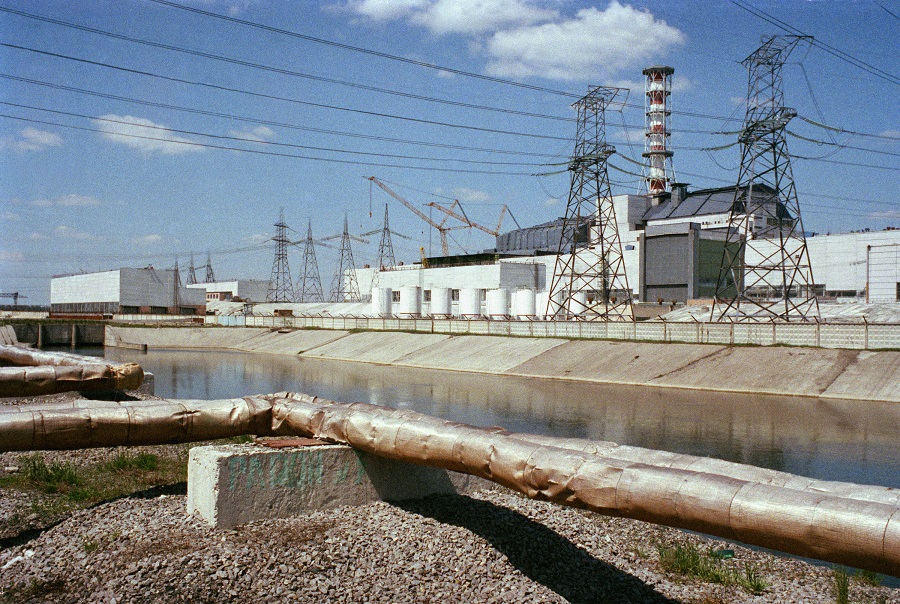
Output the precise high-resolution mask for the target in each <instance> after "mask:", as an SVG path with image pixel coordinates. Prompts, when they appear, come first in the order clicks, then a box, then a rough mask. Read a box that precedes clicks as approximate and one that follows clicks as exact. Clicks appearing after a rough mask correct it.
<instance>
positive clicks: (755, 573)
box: [737, 564, 769, 595]
mask: <svg viewBox="0 0 900 604" xmlns="http://www.w3.org/2000/svg"><path fill="white" fill-rule="evenodd" d="M737 583H738V585H740V586H741V587H743V588H744V589H746V590H747V591H749V592H750V593H752V594H755V595H759V594H761V593H763V592H764V591H766V590H767V589H768V588H769V584H768V583H767V582H766V580H765V579H763V578H762V577H761V576H760V574H759V570H758V569H757V568H756V567H755V566H753V565H752V564H748V565H747V566H745V567H744V574H743V575H741V574H738V575H737Z"/></svg>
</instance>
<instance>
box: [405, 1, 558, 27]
mask: <svg viewBox="0 0 900 604" xmlns="http://www.w3.org/2000/svg"><path fill="white" fill-rule="evenodd" d="M556 17H558V13H557V12H556V11H554V10H547V9H544V8H540V7H538V6H535V3H534V2H529V1H527V0H437V1H436V2H430V3H429V5H428V7H427V8H426V9H425V10H422V11H418V12H415V13H414V14H413V15H412V16H411V17H410V21H411V22H412V23H415V24H418V25H423V26H425V27H427V28H428V29H429V30H430V31H431V32H432V33H434V34H437V35H444V34H483V33H487V32H493V31H497V30H498V29H503V28H508V27H518V26H523V25H532V24H534V23H540V22H543V21H548V20H550V19H554V18H556Z"/></svg>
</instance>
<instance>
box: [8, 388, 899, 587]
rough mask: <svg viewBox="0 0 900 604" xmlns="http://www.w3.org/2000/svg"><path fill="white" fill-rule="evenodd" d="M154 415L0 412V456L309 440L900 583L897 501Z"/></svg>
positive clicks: (264, 409) (177, 410)
mask: <svg viewBox="0 0 900 604" xmlns="http://www.w3.org/2000/svg"><path fill="white" fill-rule="evenodd" d="M158 403H159V404H153V402H152V401H142V402H140V404H129V405H124V404H121V403H114V402H102V401H92V402H89V403H88V402H84V401H80V402H76V403H73V407H74V408H73V409H60V408H59V407H58V406H57V407H56V408H53V409H47V408H42V407H38V406H35V405H28V406H22V407H11V408H8V410H4V411H2V412H0V434H3V438H2V439H0V451H22V450H41V449H74V448H84V447H99V446H114V445H149V444H165V443H175V442H190V441H198V440H209V439H215V438H223V437H227V436H236V435H239V434H257V435H267V434H280V435H302V436H311V437H315V438H324V439H327V440H330V441H333V442H339V443H344V444H348V445H350V446H353V447H355V448H357V449H360V450H362V451H366V452H368V453H372V454H374V455H379V456H381V457H387V458H390V459H397V460H401V461H406V462H411V463H416V464H421V465H429V466H434V467H440V468H445V469H448V470H454V471H458V472H465V473H467V474H473V475H475V476H480V477H483V478H487V479H489V480H493V481H495V482H497V483H499V484H502V485H504V486H507V487H509V488H512V489H515V490H517V491H519V492H521V493H524V494H526V495H527V496H529V497H532V498H536V499H541V500H547V501H553V502H556V503H561V504H564V505H571V506H575V507H581V508H586V509H589V510H593V511H596V512H600V513H603V514H607V515H612V516H622V517H627V518H635V519H638V520H643V521H647V522H653V523H657V524H664V525H668V526H674V527H678V528H684V529H690V530H696V531H700V532H704V533H708V534H712V535H718V536H721V537H725V538H728V539H735V540H738V541H742V542H744V543H748V544H752V545H759V546H763V547H768V548H772V549H775V550H780V551H784V552H788V553H792V554H797V555H802V556H810V557H813V558H818V559H821V560H828V561H831V562H837V563H840V564H847V565H850V566H855V567H858V568H865V569H869V570H873V571H876V572H882V573H887V574H891V575H900V503H898V502H897V500H896V495H897V492H896V490H895V489H889V488H883V487H872V486H865V485H850V484H846V483H830V482H826V481H811V480H809V479H804V478H801V477H796V476H791V475H789V474H785V473H781V472H773V471H771V470H763V469H760V468H753V467H752V466H743V465H741V464H731V463H729V462H714V461H712V460H704V459H703V458H696V457H692V456H686V455H676V454H669V453H663V452H653V451H647V450H643V449H638V448H635V447H618V446H617V445H614V444H612V443H595V444H593V445H592V444H589V443H588V442H587V441H580V440H574V439H553V438H551V437H544V436H535V435H522V434H511V433H508V432H505V431H503V430H501V429H499V428H476V427H473V426H468V425H465V424H459V423H455V422H449V421H444V420H440V419H437V418H433V417H429V416H425V415H422V414H419V413H416V412H412V411H408V410H395V409H388V408H385V407H378V406H375V405H368V404H365V403H335V402H332V401H327V400H323V399H318V398H315V397H310V396H307V395H302V394H290V393H280V394H276V395H268V396H252V397H245V398H243V399H231V400H224V401H158ZM607 453H609V454H607ZM622 457H626V459H622ZM627 458H632V459H627Z"/></svg>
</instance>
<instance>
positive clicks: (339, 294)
mask: <svg viewBox="0 0 900 604" xmlns="http://www.w3.org/2000/svg"><path fill="white" fill-rule="evenodd" d="M331 301H332V302H361V301H362V297H361V296H360V295H359V284H358V283H357V282H356V266H355V265H354V264H353V250H351V249H350V227H349V226H348V225H347V217H346V216H344V232H343V234H342V235H341V259H340V262H338V266H337V270H335V272H334V279H332V281H331Z"/></svg>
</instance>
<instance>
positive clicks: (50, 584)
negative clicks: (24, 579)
mask: <svg viewBox="0 0 900 604" xmlns="http://www.w3.org/2000/svg"><path fill="white" fill-rule="evenodd" d="M66 587H67V586H66V582H65V581H63V580H62V579H52V580H50V581H38V580H37V579H35V578H34V577H32V578H31V581H29V582H28V583H21V584H19V585H15V586H13V587H11V588H9V589H8V590H6V591H3V592H0V602H4V603H5V602H10V603H12V602H27V601H33V600H37V601H41V602H43V601H45V599H44V597H46V596H50V595H53V594H61V593H64V592H65V591H66Z"/></svg>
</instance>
